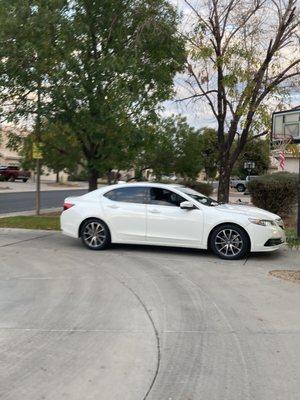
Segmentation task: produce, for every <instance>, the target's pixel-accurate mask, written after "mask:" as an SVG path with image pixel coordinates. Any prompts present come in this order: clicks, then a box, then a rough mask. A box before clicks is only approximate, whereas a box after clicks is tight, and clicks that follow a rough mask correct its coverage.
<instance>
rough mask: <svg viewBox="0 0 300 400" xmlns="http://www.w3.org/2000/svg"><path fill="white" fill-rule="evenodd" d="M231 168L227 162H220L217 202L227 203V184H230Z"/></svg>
mask: <svg viewBox="0 0 300 400" xmlns="http://www.w3.org/2000/svg"><path fill="white" fill-rule="evenodd" d="M230 174H231V168H230V165H229V162H228V160H224V159H222V160H221V165H220V168H219V187H218V201H219V202H221V203H228V202H229V184H230Z"/></svg>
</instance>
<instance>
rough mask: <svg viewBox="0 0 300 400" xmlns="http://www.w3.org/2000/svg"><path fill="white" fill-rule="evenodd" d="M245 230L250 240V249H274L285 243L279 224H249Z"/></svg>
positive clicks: (283, 233)
mask: <svg viewBox="0 0 300 400" xmlns="http://www.w3.org/2000/svg"><path fill="white" fill-rule="evenodd" d="M247 231H248V233H249V236H250V240H251V251H274V250H278V249H280V248H281V247H282V246H284V244H285V243H286V236H285V232H284V230H283V229H282V228H281V227H280V226H260V225H255V224H252V223H251V224H250V225H248V226H247Z"/></svg>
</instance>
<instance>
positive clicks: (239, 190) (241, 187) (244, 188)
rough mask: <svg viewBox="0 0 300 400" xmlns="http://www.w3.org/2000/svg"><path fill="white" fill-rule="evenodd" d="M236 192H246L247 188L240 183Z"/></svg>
mask: <svg viewBox="0 0 300 400" xmlns="http://www.w3.org/2000/svg"><path fill="white" fill-rule="evenodd" d="M236 190H237V191H238V192H244V191H245V190H246V187H245V185H243V184H242V183H239V184H238V185H236Z"/></svg>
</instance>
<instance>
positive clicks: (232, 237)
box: [215, 229, 244, 257]
mask: <svg viewBox="0 0 300 400" xmlns="http://www.w3.org/2000/svg"><path fill="white" fill-rule="evenodd" d="M215 246H216V249H217V251H218V253H220V254H221V255H222V256H225V257H232V256H234V257H235V256H237V255H238V254H239V253H240V252H241V251H242V249H243V246H244V242H243V239H242V237H241V235H240V234H239V232H237V231H236V230H234V229H222V230H221V231H220V232H219V233H218V234H217V235H216V237H215Z"/></svg>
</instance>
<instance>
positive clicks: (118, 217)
mask: <svg viewBox="0 0 300 400" xmlns="http://www.w3.org/2000/svg"><path fill="white" fill-rule="evenodd" d="M61 229H62V232H63V233H64V234H65V235H69V236H72V237H74V238H81V240H82V242H83V243H84V244H85V245H86V246H87V247H88V248H89V249H92V250H103V249H105V248H107V247H108V246H109V245H110V243H132V244H143V245H145V244H148V245H156V246H158V245H160V246H176V247H193V248H198V249H207V248H209V249H211V250H212V251H213V252H214V253H215V254H216V255H217V256H218V257H220V258H224V259H227V260H234V259H238V258H241V257H244V256H245V255H246V254H247V253H248V252H249V251H273V250H277V249H279V248H280V247H281V245H282V244H283V243H284V242H285V233H284V227H283V222H282V220H281V218H280V217H279V216H278V215H275V214H272V213H270V212H268V211H265V210H262V209H259V208H256V207H249V206H244V205H231V204H220V203H218V202H217V201H215V200H213V199H211V198H209V197H207V196H205V195H203V194H201V193H199V192H197V191H195V190H193V189H190V188H187V187H184V186H181V185H175V184H169V185H166V184H165V185H164V184H158V183H156V184H155V183H149V182H144V183H143V182H139V183H129V184H128V183H127V184H120V185H112V186H106V187H103V188H100V189H97V190H94V191H93V192H90V193H87V194H85V195H83V196H79V197H68V198H66V199H65V203H64V211H63V213H62V214H61Z"/></svg>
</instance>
